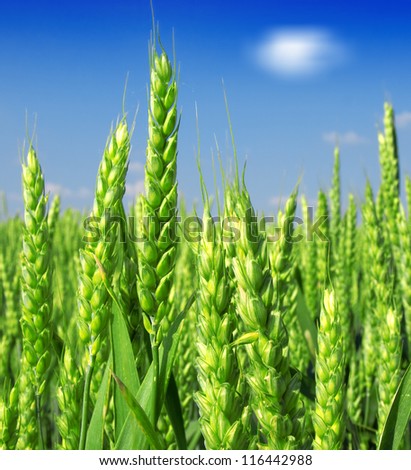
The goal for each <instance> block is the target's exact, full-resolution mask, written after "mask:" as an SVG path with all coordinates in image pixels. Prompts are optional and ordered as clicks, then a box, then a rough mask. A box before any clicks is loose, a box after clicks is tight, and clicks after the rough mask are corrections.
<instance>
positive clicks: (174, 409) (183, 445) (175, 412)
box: [165, 374, 187, 450]
mask: <svg viewBox="0 0 411 470" xmlns="http://www.w3.org/2000/svg"><path fill="white" fill-rule="evenodd" d="M165 405H166V409H167V414H168V417H169V418H170V422H171V425H172V426H173V430H174V434H175V436H176V441H177V446H178V448H179V449H180V450H185V449H187V440H186V433H185V430H184V420H183V412H182V409H181V403H180V397H179V395H178V389H177V384H176V381H175V378H174V375H173V374H171V377H170V380H169V382H168V387H167V393H166V401H165Z"/></svg>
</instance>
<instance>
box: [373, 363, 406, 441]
mask: <svg viewBox="0 0 411 470" xmlns="http://www.w3.org/2000/svg"><path fill="white" fill-rule="evenodd" d="M410 418H411V364H410V365H409V366H408V368H407V370H406V372H405V374H404V376H403V378H402V380H401V382H400V384H399V386H398V389H397V392H396V394H395V396H394V400H393V402H392V404H391V408H390V411H389V413H388V416H387V420H386V421H385V425H384V430H383V432H382V435H381V438H380V442H379V445H378V449H380V450H398V449H399V447H400V445H401V441H402V438H403V436H404V433H405V431H406V429H407V427H408V424H409V421H410Z"/></svg>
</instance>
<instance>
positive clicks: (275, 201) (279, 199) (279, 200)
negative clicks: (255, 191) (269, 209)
mask: <svg viewBox="0 0 411 470" xmlns="http://www.w3.org/2000/svg"><path fill="white" fill-rule="evenodd" d="M286 200H287V198H286V197H284V196H272V197H271V198H270V199H269V201H268V204H270V206H274V207H278V206H281V204H283V203H284V202H285V201H286Z"/></svg>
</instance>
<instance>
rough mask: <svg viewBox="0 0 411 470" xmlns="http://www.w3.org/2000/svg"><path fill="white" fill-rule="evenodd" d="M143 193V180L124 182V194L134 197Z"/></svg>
mask: <svg viewBox="0 0 411 470" xmlns="http://www.w3.org/2000/svg"><path fill="white" fill-rule="evenodd" d="M142 193H144V180H136V181H135V182H134V183H127V184H126V196H127V197H131V198H135V197H136V196H138V195H139V194H142Z"/></svg>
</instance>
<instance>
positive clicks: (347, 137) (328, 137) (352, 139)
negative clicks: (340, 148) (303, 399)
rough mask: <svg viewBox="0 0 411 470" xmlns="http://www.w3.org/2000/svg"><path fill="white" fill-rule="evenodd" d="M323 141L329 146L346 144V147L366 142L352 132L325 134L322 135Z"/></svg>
mask: <svg viewBox="0 0 411 470" xmlns="http://www.w3.org/2000/svg"><path fill="white" fill-rule="evenodd" d="M323 141H324V142H327V143H329V144H333V145H336V144H347V145H358V144H363V143H365V142H367V139H365V138H364V137H362V136H361V135H359V134H357V133H356V132H354V131H348V132H344V133H342V134H339V133H338V132H335V131H333V132H325V133H324V134H323Z"/></svg>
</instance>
